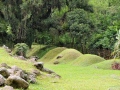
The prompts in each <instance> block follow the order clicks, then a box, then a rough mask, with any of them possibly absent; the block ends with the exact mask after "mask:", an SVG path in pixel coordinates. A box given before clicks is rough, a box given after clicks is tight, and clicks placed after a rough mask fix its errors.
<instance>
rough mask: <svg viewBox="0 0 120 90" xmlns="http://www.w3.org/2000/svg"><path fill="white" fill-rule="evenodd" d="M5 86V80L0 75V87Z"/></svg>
mask: <svg viewBox="0 0 120 90" xmlns="http://www.w3.org/2000/svg"><path fill="white" fill-rule="evenodd" d="M4 84H5V78H4V77H3V76H2V75H1V74H0V86H3V85H4Z"/></svg>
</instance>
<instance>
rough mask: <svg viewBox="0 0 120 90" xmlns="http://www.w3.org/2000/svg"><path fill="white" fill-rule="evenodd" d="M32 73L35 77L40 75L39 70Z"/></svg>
mask: <svg viewBox="0 0 120 90" xmlns="http://www.w3.org/2000/svg"><path fill="white" fill-rule="evenodd" d="M32 73H33V74H35V75H36V76H39V75H40V74H41V73H40V71H39V70H33V71H32Z"/></svg>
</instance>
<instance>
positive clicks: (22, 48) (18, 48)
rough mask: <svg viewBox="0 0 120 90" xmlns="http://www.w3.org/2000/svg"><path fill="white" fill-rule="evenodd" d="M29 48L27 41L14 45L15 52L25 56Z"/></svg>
mask: <svg viewBox="0 0 120 90" xmlns="http://www.w3.org/2000/svg"><path fill="white" fill-rule="evenodd" d="M28 50H29V47H28V45H27V44H25V43H17V44H16V45H15V46H14V50H13V54H16V55H19V56H24V57H26V54H27V51H28Z"/></svg>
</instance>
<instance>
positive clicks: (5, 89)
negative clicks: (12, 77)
mask: <svg viewBox="0 0 120 90" xmlns="http://www.w3.org/2000/svg"><path fill="white" fill-rule="evenodd" d="M0 90H14V88H13V87H11V86H5V87H3V88H2V89H0Z"/></svg>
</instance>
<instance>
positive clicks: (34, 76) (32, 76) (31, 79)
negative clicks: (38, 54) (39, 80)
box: [27, 73, 36, 84]
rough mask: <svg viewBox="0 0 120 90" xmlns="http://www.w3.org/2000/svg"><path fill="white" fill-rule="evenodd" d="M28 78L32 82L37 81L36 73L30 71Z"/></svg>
mask: <svg viewBox="0 0 120 90" xmlns="http://www.w3.org/2000/svg"><path fill="white" fill-rule="evenodd" d="M27 78H28V81H29V82H30V83H32V84H34V83H36V75H35V74H32V73H29V74H28V76H27Z"/></svg>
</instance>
